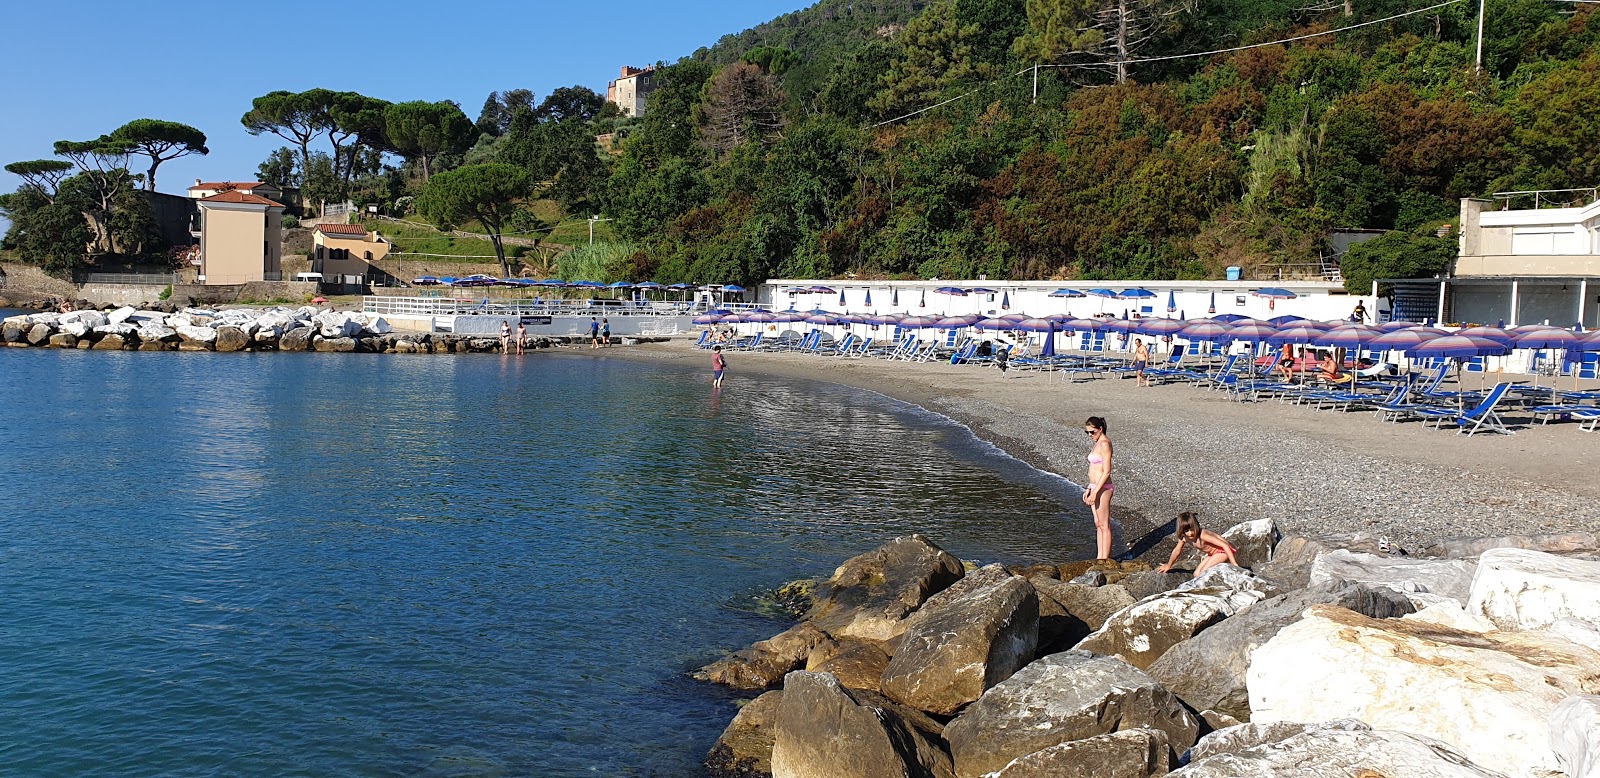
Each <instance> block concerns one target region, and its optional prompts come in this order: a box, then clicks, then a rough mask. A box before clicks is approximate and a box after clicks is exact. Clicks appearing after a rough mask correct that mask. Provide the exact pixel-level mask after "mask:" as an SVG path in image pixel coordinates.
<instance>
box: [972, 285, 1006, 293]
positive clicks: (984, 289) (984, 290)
mask: <svg viewBox="0 0 1600 778" xmlns="http://www.w3.org/2000/svg"><path fill="white" fill-rule="evenodd" d="M966 291H967V294H999V293H1000V290H999V289H989V288H987V287H982V286H979V287H974V288H972V289H968V290H966Z"/></svg>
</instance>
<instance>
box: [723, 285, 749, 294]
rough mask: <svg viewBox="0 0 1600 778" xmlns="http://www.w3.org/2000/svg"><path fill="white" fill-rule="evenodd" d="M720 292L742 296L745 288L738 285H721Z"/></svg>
mask: <svg viewBox="0 0 1600 778" xmlns="http://www.w3.org/2000/svg"><path fill="white" fill-rule="evenodd" d="M722 291H724V292H733V293H734V294H744V293H745V288H744V287H742V286H740V285H738V284H723V285H722Z"/></svg>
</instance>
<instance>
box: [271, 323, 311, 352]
mask: <svg viewBox="0 0 1600 778" xmlns="http://www.w3.org/2000/svg"><path fill="white" fill-rule="evenodd" d="M310 347H311V328H310V327H298V328H296V329H292V330H289V331H288V332H285V333H283V336H282V337H280V338H278V350H279V351H305V350H306V349H308V348H310Z"/></svg>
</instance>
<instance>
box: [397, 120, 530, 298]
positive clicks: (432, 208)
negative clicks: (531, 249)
mask: <svg viewBox="0 0 1600 778" xmlns="http://www.w3.org/2000/svg"><path fill="white" fill-rule="evenodd" d="M463 118H464V117H463ZM532 191H533V177H532V176H530V175H528V172H527V171H526V170H523V169H522V168H519V167H516V166H515V165H507V164H504V163H499V162H491V163H489V164H486V165H464V166H462V167H459V168H456V169H455V170H449V171H445V172H443V173H440V174H439V175H437V176H434V177H433V178H432V179H431V180H429V181H428V184H427V186H426V187H424V188H423V190H422V195H421V196H420V197H418V198H417V212H418V213H421V214H422V215H423V216H426V217H427V218H428V219H430V220H431V221H433V223H434V224H436V225H438V226H439V227H440V228H441V229H449V228H450V227H452V226H454V225H457V224H463V223H465V222H468V221H473V220H476V221H477V222H478V223H479V224H481V225H483V231H484V232H486V233H488V235H489V241H490V242H491V243H493V244H494V254H495V258H496V259H498V260H500V272H501V274H502V275H503V276H504V277H510V275H511V265H510V264H509V263H508V262H506V250H505V245H504V244H503V243H502V242H501V237H500V236H501V231H502V230H503V229H504V228H505V224H506V221H507V220H508V219H510V218H511V217H512V216H513V214H516V213H517V212H519V211H520V210H521V208H520V206H519V203H521V201H522V200H523V198H526V197H528V196H529V195H530V194H531V193H532Z"/></svg>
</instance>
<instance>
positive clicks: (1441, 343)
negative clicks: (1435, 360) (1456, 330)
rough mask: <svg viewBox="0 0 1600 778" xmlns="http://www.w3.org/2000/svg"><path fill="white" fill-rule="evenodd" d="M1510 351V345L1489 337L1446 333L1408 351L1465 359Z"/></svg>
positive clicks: (1409, 352)
mask: <svg viewBox="0 0 1600 778" xmlns="http://www.w3.org/2000/svg"><path fill="white" fill-rule="evenodd" d="M1510 351H1511V347H1510V346H1507V345H1506V344H1504V343H1496V342H1495V341H1492V340H1489V339H1488V338H1478V337H1473V336H1471V335H1446V336H1444V337H1442V338H1434V339H1433V340H1430V341H1428V342H1427V343H1422V344H1419V345H1417V346H1415V347H1414V348H1412V349H1411V350H1410V351H1408V352H1406V353H1408V354H1410V355H1411V356H1415V357H1443V358H1448V359H1464V358H1466V357H1499V356H1505V355H1506V354H1507V353H1509V352H1510Z"/></svg>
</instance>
